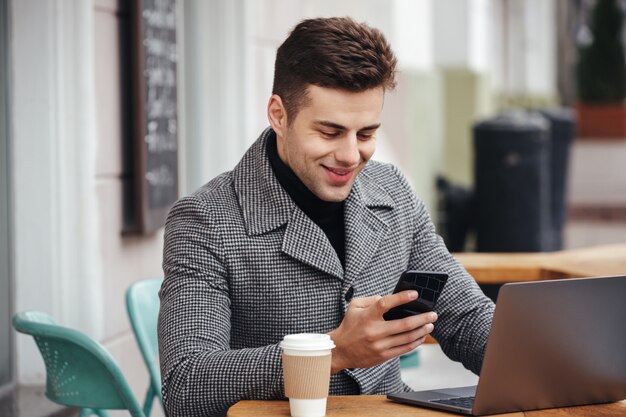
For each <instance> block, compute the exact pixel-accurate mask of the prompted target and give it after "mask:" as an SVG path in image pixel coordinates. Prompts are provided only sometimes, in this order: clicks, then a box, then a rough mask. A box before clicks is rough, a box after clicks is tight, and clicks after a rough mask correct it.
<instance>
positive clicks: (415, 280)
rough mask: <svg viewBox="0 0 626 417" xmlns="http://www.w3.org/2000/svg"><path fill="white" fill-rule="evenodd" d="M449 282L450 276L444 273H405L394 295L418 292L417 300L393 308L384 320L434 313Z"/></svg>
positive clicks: (384, 316) (385, 315)
mask: <svg viewBox="0 0 626 417" xmlns="http://www.w3.org/2000/svg"><path fill="white" fill-rule="evenodd" d="M447 280H448V274H446V273H444V272H430V271H405V272H403V273H402V275H401V276H400V279H399V280H398V283H397V284H396V288H395V289H394V290H393V293H394V294H395V293H397V292H400V291H405V290H416V291H417V294H418V297H417V299H416V300H413V301H409V302H408V303H406V304H402V305H399V306H397V307H394V308H392V309H391V310H389V311H388V312H386V313H385V314H384V315H383V318H384V319H385V320H396V319H403V318H405V317H409V316H412V315H415V314H420V313H425V312H427V311H432V310H433V309H434V308H435V304H437V299H438V298H439V294H441V291H442V290H443V287H444V285H445V284H446V281H447Z"/></svg>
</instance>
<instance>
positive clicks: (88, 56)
mask: <svg viewBox="0 0 626 417" xmlns="http://www.w3.org/2000/svg"><path fill="white" fill-rule="evenodd" d="M11 10H12V16H11V18H12V29H13V33H12V48H11V49H12V52H13V57H12V68H11V73H12V79H13V91H12V93H13V94H12V104H13V113H12V117H13V121H12V126H13V135H12V136H13V158H14V160H13V168H14V172H13V180H14V183H13V189H14V221H15V230H14V236H15V286H16V309H17V310H18V311H21V310H27V309H36V310H43V311H45V312H48V313H50V314H52V315H53V316H54V317H55V318H56V319H57V320H58V321H59V322H61V323H63V324H65V325H68V326H71V327H74V328H78V329H80V330H83V331H86V332H87V333H88V334H90V335H91V336H92V337H95V338H99V337H101V335H102V334H103V329H102V328H101V326H102V323H103V321H102V314H103V307H102V302H101V299H102V298H101V292H102V283H101V268H100V262H101V258H100V256H101V254H100V250H99V242H98V234H99V233H98V222H97V219H98V214H97V210H98V207H97V203H96V201H97V200H96V185H95V164H96V144H97V141H96V129H95V85H94V83H95V80H94V68H93V63H94V57H93V52H94V46H93V45H94V42H93V30H94V28H93V26H94V25H93V5H92V4H91V2H90V1H83V0H51V1H46V2H41V1H37V0H19V1H13V2H12V5H11ZM120 209H121V208H120ZM16 352H17V360H18V378H19V382H20V383H27V384H28V383H41V382H43V380H44V379H43V377H44V375H43V367H42V366H41V360H40V359H39V356H40V355H39V353H38V352H37V351H36V348H35V344H34V343H33V341H32V338H26V337H19V338H18V339H17V350H16Z"/></svg>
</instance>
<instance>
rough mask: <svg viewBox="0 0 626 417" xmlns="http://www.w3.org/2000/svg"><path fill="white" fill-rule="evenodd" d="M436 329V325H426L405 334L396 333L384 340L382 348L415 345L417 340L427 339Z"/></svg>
mask: <svg viewBox="0 0 626 417" xmlns="http://www.w3.org/2000/svg"><path fill="white" fill-rule="evenodd" d="M433 329H434V325H433V324H432V323H426V324H425V325H423V326H420V327H417V328H415V329H413V330H410V331H408V332H404V333H396V334H393V335H390V336H389V337H386V338H385V339H384V344H382V345H381V346H382V347H383V348H384V349H393V348H395V347H398V346H403V345H407V344H409V343H413V342H415V341H416V340H419V339H421V338H424V337H426V336H427V335H429V334H430V333H431V332H432V331H433Z"/></svg>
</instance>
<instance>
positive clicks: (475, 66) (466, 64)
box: [433, 0, 492, 71]
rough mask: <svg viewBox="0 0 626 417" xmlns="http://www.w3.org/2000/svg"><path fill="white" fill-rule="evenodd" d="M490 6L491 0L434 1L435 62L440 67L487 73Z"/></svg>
mask: <svg viewBox="0 0 626 417" xmlns="http://www.w3.org/2000/svg"><path fill="white" fill-rule="evenodd" d="M490 7H492V6H491V4H490V3H489V1H488V0H437V1H435V2H434V8H433V33H434V59H435V64H436V65H437V66H440V67H444V68H466V69H471V70H475V71H486V70H487V68H488V66H489V54H488V51H489V46H490V42H491V40H490V36H491V35H490V25H489V12H490Z"/></svg>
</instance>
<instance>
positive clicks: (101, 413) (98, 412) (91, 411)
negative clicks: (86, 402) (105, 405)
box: [78, 408, 110, 417]
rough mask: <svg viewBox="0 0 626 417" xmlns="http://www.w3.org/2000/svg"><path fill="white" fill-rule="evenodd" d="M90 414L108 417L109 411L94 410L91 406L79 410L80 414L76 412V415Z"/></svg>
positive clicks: (89, 416) (88, 415)
mask: <svg viewBox="0 0 626 417" xmlns="http://www.w3.org/2000/svg"><path fill="white" fill-rule="evenodd" d="M91 416H99V417H110V416H109V413H107V412H106V411H105V410H96V409H92V408H83V409H81V410H80V414H78V417H91Z"/></svg>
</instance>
